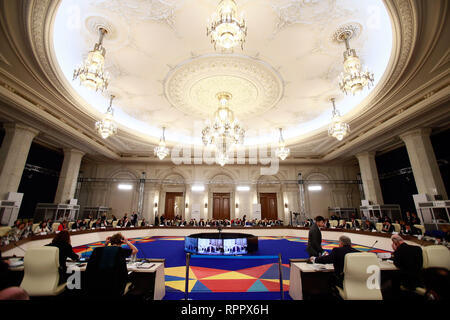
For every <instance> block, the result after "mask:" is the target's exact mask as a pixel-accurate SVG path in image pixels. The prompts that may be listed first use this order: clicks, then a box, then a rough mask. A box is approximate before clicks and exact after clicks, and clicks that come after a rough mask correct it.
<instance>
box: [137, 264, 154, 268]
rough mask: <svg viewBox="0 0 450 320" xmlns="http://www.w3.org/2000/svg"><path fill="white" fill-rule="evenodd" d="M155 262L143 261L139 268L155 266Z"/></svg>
mask: <svg viewBox="0 0 450 320" xmlns="http://www.w3.org/2000/svg"><path fill="white" fill-rule="evenodd" d="M154 265H155V264H154V263H143V264H140V265H138V266H137V268H138V269H150V268H151V267H153V266H154Z"/></svg>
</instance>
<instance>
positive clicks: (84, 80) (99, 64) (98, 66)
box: [73, 28, 109, 91]
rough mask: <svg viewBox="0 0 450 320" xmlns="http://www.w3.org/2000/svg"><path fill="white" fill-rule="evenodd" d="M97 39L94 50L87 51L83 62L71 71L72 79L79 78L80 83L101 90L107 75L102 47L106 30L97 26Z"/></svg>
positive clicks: (107, 77)
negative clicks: (98, 34)
mask: <svg viewBox="0 0 450 320" xmlns="http://www.w3.org/2000/svg"><path fill="white" fill-rule="evenodd" d="M99 33H100V36H99V40H98V42H97V43H96V44H95V46H94V50H92V51H89V53H88V56H87V58H86V59H85V60H84V62H83V63H82V64H81V65H80V66H78V67H77V68H76V69H75V70H74V71H73V80H75V79H76V78H79V79H80V84H82V85H83V86H85V87H87V88H89V89H95V91H98V90H100V91H103V90H104V89H106V88H107V87H108V81H109V76H108V74H107V73H105V71H104V67H105V54H106V50H105V48H104V47H103V45H102V43H103V37H104V36H105V34H107V33H108V32H107V31H106V29H104V28H99Z"/></svg>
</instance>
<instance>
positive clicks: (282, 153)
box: [275, 128, 290, 160]
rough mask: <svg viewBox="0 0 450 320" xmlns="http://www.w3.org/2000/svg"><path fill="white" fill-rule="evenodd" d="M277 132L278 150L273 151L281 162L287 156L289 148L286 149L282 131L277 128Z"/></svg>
mask: <svg viewBox="0 0 450 320" xmlns="http://www.w3.org/2000/svg"><path fill="white" fill-rule="evenodd" d="M279 130H280V140H279V141H278V148H277V150H276V151H275V154H276V156H277V157H278V158H280V159H281V160H285V159H286V158H287V157H288V156H289V153H290V150H289V148H286V144H285V142H284V139H283V132H282V129H281V128H279Z"/></svg>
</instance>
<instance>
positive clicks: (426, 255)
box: [422, 245, 450, 270]
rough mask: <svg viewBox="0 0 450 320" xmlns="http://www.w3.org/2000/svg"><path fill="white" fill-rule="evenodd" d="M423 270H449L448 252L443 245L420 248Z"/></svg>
mask: <svg viewBox="0 0 450 320" xmlns="http://www.w3.org/2000/svg"><path fill="white" fill-rule="evenodd" d="M422 252H423V268H424V269H427V268H446V269H447V270H450V251H449V250H448V249H447V247H445V246H443V245H433V246H427V247H423V248H422Z"/></svg>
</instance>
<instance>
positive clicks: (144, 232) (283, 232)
mask: <svg viewBox="0 0 450 320" xmlns="http://www.w3.org/2000/svg"><path fill="white" fill-rule="evenodd" d="M216 231H217V228H215V227H167V226H164V227H160V226H158V227H129V228H114V229H113V228H103V229H102V228H101V229H90V230H80V231H73V232H70V234H71V243H72V246H74V247H76V246H81V245H86V244H89V243H94V242H99V241H105V240H106V238H107V237H110V236H112V235H113V234H115V233H117V232H120V233H122V235H123V236H125V237H126V238H137V237H152V236H175V237H184V236H189V235H191V234H192V233H193V232H216ZM321 231H322V239H323V240H338V239H339V237H340V236H341V235H342V234H345V235H347V236H349V237H350V239H351V241H352V243H354V244H359V245H363V246H367V247H372V246H373V247H374V248H377V249H381V250H386V251H392V241H391V239H390V237H391V235H390V234H386V233H380V232H367V231H362V230H347V229H333V228H330V229H328V228H323V229H322V230H321ZM236 232H240V233H246V232H248V233H251V234H252V235H254V236H256V237H264V236H275V237H276V236H278V237H286V236H291V237H303V238H307V237H308V232H309V228H305V227H290V226H277V227H235V226H233V227H223V229H222V233H236ZM54 236H55V235H54V234H47V235H35V236H31V237H29V238H26V239H23V240H20V241H18V242H16V243H11V244H8V245H7V246H3V247H1V251H2V256H3V257H8V256H14V255H15V256H17V257H21V256H24V254H25V251H26V250H27V249H28V248H32V247H40V246H43V245H46V244H48V243H49V242H50V241H51V240H50V239H52V238H53V237H54ZM403 238H404V239H405V240H406V242H407V243H409V244H413V245H420V246H427V245H432V244H434V243H433V242H430V241H424V240H419V239H418V238H417V237H414V236H403ZM291 262H292V263H291V268H290V269H291V271H290V273H291V278H292V279H290V294H291V296H292V298H293V299H302V298H303V291H304V290H307V288H303V289H302V280H301V279H302V274H306V275H308V273H307V272H305V270H303V272H302V268H301V267H302V265H303V264H304V263H300V264H299V263H295V262H294V261H292V260H291ZM155 265H157V266H158V268H157V270H156V269H155V270H154V271H155V280H154V281H155V282H154V283H155V285H154V286H155V288H154V298H155V299H162V298H163V297H164V295H165V289H164V263H156V264H155ZM306 267H308V266H306ZM306 267H305V268H306ZM150 271H151V270H148V271H147V272H150ZM135 274H137V275H141V274H142V273H135ZM323 274H325V273H321V275H323ZM144 275H145V274H144ZM322 282H323V281H322ZM314 283H315V285H316V284H317V281H316V280H315V281H314ZM324 283H325V282H324ZM303 287H304V286H303Z"/></svg>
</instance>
